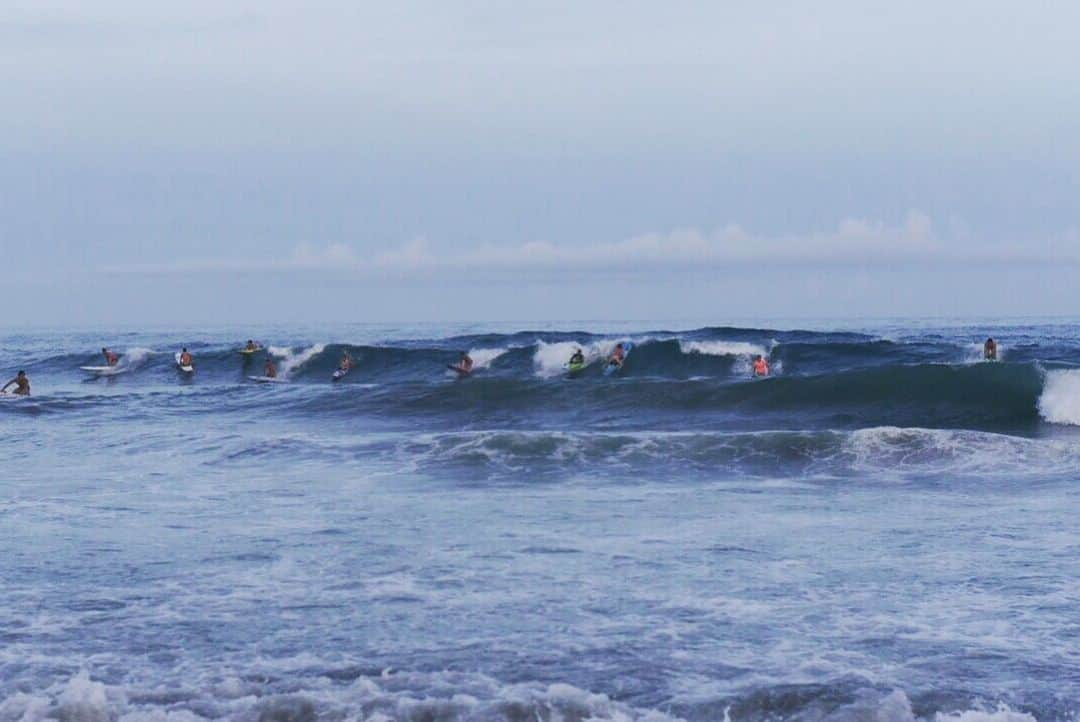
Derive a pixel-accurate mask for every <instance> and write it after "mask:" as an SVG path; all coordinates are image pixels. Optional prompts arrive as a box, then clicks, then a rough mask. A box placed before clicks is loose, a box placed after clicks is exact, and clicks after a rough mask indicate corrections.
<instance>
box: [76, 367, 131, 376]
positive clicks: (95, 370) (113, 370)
mask: <svg viewBox="0 0 1080 722" xmlns="http://www.w3.org/2000/svg"><path fill="white" fill-rule="evenodd" d="M79 370H80V371H85V372H86V373H88V374H93V375H94V376H116V375H117V374H122V373H125V372H127V371H130V370H131V369H129V368H126V367H124V366H80V367H79Z"/></svg>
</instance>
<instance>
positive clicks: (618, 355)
mask: <svg viewBox="0 0 1080 722" xmlns="http://www.w3.org/2000/svg"><path fill="white" fill-rule="evenodd" d="M625 358H626V351H624V350H623V345H622V344H621V343H617V344H615V350H614V351H612V352H611V355H610V356H608V361H607V362H608V366H622V364H623V359H625Z"/></svg>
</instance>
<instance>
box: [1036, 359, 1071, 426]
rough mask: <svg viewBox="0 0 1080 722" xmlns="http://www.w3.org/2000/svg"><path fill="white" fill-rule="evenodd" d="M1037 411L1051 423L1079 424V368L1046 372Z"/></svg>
mask: <svg viewBox="0 0 1080 722" xmlns="http://www.w3.org/2000/svg"><path fill="white" fill-rule="evenodd" d="M1039 413H1040V414H1042V417H1043V418H1044V419H1046V420H1047V421H1049V422H1050V423H1052V424H1068V425H1070V426H1080V369H1058V370H1054V371H1048V372H1047V374H1046V384H1045V386H1044V387H1043V391H1042V394H1041V395H1040V396H1039Z"/></svg>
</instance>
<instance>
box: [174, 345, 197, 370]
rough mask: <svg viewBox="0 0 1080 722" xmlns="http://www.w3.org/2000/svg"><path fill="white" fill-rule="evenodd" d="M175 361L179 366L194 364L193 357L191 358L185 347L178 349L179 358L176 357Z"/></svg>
mask: <svg viewBox="0 0 1080 722" xmlns="http://www.w3.org/2000/svg"><path fill="white" fill-rule="evenodd" d="M177 362H178V363H179V364H180V365H181V366H194V365H195V359H193V358H192V357H191V354H190V353H189V352H188V350H187V349H186V348H182V349H180V358H179V359H177Z"/></svg>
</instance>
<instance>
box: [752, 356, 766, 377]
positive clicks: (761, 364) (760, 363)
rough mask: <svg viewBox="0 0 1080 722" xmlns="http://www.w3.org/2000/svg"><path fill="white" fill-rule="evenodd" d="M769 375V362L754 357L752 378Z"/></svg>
mask: <svg viewBox="0 0 1080 722" xmlns="http://www.w3.org/2000/svg"><path fill="white" fill-rule="evenodd" d="M768 375H769V362H768V361H766V360H765V357H764V356H755V357H754V376H768Z"/></svg>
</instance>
